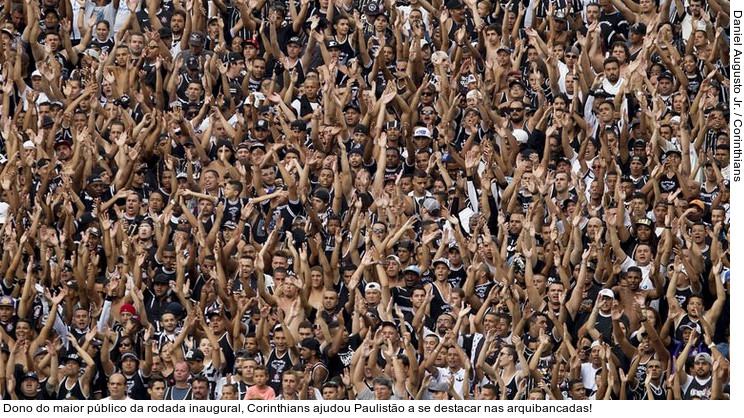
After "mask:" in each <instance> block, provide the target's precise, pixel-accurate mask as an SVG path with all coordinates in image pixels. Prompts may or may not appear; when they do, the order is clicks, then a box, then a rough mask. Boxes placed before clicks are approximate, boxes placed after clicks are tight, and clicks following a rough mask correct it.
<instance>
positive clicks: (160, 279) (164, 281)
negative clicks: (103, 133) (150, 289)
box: [152, 274, 170, 284]
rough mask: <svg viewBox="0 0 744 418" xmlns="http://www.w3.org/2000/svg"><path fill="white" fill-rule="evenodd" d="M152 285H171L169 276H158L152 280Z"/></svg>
mask: <svg viewBox="0 0 744 418" xmlns="http://www.w3.org/2000/svg"><path fill="white" fill-rule="evenodd" d="M152 283H153V284H156V283H160V284H168V283H170V279H168V276H166V275H165V274H156V275H155V277H153V278H152Z"/></svg>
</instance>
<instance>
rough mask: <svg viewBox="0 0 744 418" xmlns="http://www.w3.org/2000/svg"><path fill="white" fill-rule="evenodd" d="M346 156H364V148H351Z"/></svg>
mask: <svg viewBox="0 0 744 418" xmlns="http://www.w3.org/2000/svg"><path fill="white" fill-rule="evenodd" d="M348 154H349V155H351V154H359V155H364V148H362V147H353V148H352V149H350V150H349V152H348Z"/></svg>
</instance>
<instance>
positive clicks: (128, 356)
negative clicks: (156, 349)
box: [121, 351, 139, 361]
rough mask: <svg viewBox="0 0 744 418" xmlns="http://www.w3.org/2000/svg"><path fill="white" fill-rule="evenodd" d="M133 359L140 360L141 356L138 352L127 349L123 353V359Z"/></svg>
mask: <svg viewBox="0 0 744 418" xmlns="http://www.w3.org/2000/svg"><path fill="white" fill-rule="evenodd" d="M129 359H132V360H134V361H139V357H138V356H137V353H135V352H134V351H125V352H124V353H122V355H121V361H124V360H129Z"/></svg>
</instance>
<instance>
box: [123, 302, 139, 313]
mask: <svg viewBox="0 0 744 418" xmlns="http://www.w3.org/2000/svg"><path fill="white" fill-rule="evenodd" d="M123 312H127V313H130V314H132V315H136V314H137V310H136V309H135V308H134V305H132V304H131V303H125V304H123V305H121V308H119V313H123Z"/></svg>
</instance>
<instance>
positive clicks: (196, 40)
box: [189, 31, 205, 45]
mask: <svg viewBox="0 0 744 418" xmlns="http://www.w3.org/2000/svg"><path fill="white" fill-rule="evenodd" d="M204 38H205V37H204V34H203V33H201V32H199V31H196V32H191V36H189V45H204Z"/></svg>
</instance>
